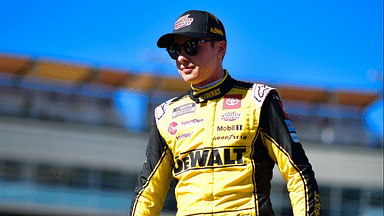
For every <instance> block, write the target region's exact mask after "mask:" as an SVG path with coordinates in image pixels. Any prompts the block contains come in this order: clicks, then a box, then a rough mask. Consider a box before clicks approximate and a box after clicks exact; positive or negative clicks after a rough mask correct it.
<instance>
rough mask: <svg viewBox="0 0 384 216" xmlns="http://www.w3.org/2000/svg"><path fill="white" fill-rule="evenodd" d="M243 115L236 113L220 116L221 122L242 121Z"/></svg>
mask: <svg viewBox="0 0 384 216" xmlns="http://www.w3.org/2000/svg"><path fill="white" fill-rule="evenodd" d="M240 116H241V113H237V112H236V111H233V112H227V113H224V114H222V115H220V121H236V120H238V119H240Z"/></svg>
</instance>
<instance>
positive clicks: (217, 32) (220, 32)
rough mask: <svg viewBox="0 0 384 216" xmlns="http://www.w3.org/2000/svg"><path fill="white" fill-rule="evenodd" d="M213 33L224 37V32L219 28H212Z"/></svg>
mask: <svg viewBox="0 0 384 216" xmlns="http://www.w3.org/2000/svg"><path fill="white" fill-rule="evenodd" d="M211 32H212V33H215V34H219V35H221V36H224V34H223V32H222V31H221V30H220V29H218V28H211Z"/></svg>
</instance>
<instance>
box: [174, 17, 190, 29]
mask: <svg viewBox="0 0 384 216" xmlns="http://www.w3.org/2000/svg"><path fill="white" fill-rule="evenodd" d="M189 15H191V14H187V15H185V16H182V17H180V18H179V19H178V20H176V22H175V26H174V27H173V29H174V30H177V29H180V28H184V27H187V26H190V25H191V24H192V22H193V20H194V18H189Z"/></svg>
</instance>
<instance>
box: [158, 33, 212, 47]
mask: <svg viewBox="0 0 384 216" xmlns="http://www.w3.org/2000/svg"><path fill="white" fill-rule="evenodd" d="M176 36H186V37H190V38H199V39H200V38H207V37H208V36H207V35H205V34H199V33H191V32H183V33H169V34H165V35H163V36H161V37H160V38H159V40H158V41H157V46H158V47H159V48H166V47H169V46H171V45H172V44H174V41H175V37H176Z"/></svg>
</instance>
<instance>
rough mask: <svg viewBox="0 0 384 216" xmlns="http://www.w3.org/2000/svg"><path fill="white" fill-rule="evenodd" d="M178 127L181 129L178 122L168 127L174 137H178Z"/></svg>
mask: <svg viewBox="0 0 384 216" xmlns="http://www.w3.org/2000/svg"><path fill="white" fill-rule="evenodd" d="M178 127H179V125H178V124H177V122H171V123H169V125H168V133H169V134H170V135H172V136H174V135H176V133H177V128H178Z"/></svg>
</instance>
